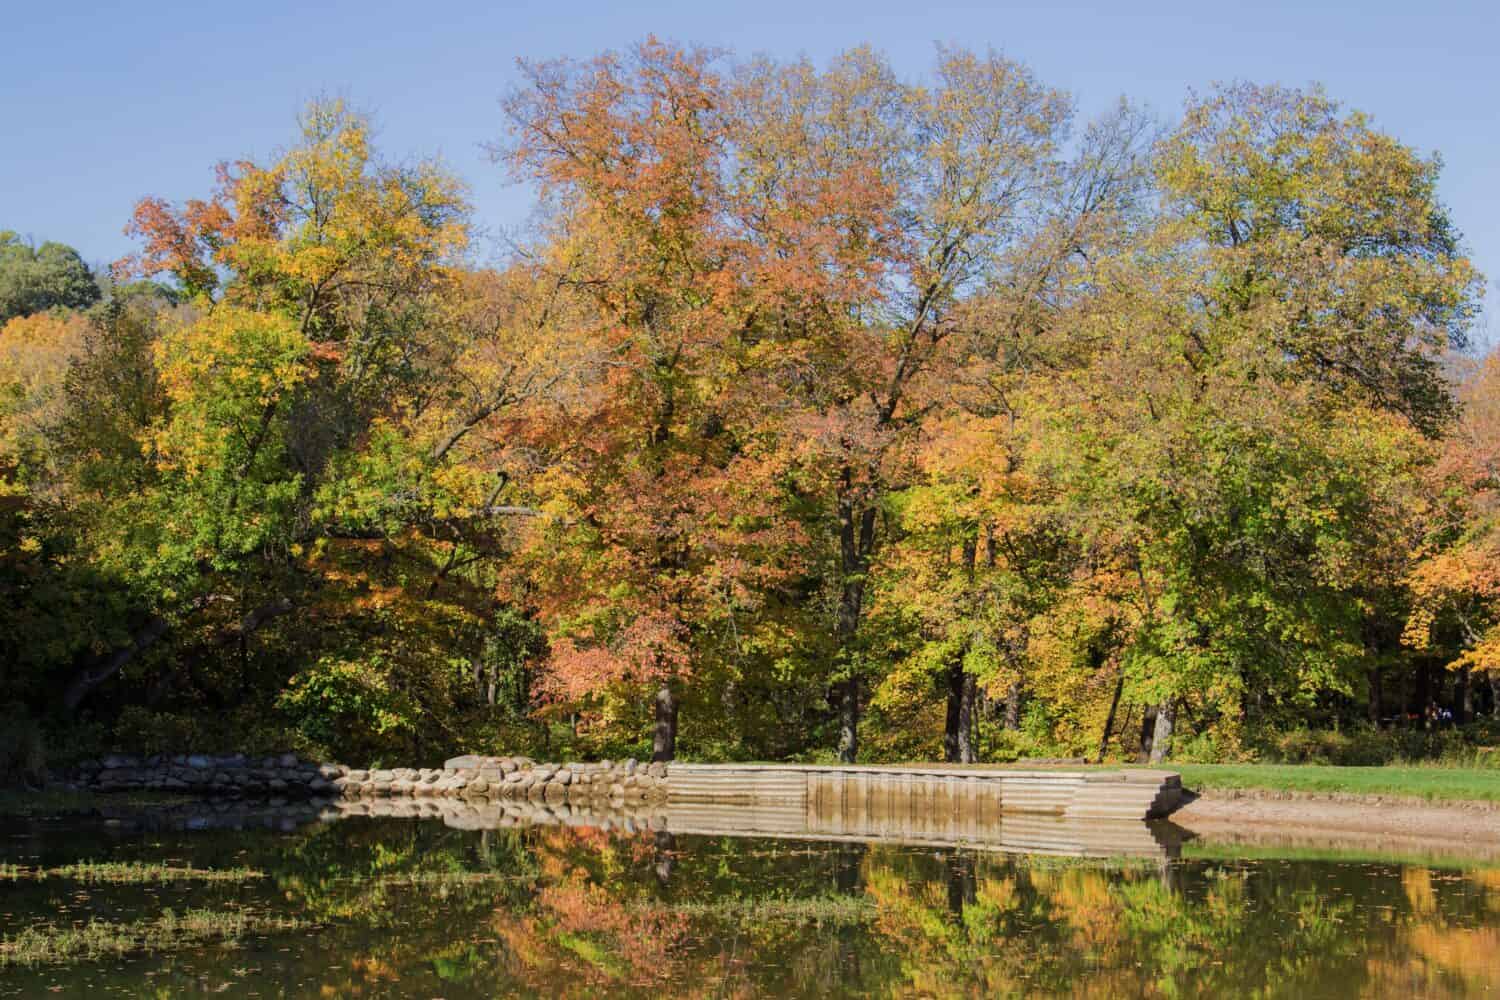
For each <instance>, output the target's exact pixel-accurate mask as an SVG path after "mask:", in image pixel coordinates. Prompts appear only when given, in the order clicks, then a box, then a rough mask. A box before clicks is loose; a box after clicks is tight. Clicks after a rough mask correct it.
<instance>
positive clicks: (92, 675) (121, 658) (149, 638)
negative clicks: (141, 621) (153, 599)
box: [62, 618, 167, 715]
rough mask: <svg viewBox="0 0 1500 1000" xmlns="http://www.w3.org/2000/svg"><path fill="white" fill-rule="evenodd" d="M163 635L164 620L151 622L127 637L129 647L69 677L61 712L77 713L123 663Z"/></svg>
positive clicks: (146, 648) (118, 670)
mask: <svg viewBox="0 0 1500 1000" xmlns="http://www.w3.org/2000/svg"><path fill="white" fill-rule="evenodd" d="M166 634H167V621H166V619H165V618H153V619H151V620H150V621H149V622H147V623H146V624H145V625H144V626H143V627H142V628H141V629H140V630H139V631H138V632H136V633H135V635H133V636H131V638H130V645H128V646H126V647H124V648H123V649H117V650H115V652H113V653H111V654H110V655H109V656H107V657H105V658H104V659H102V660H98V661H95V662H94V663H92V664H90V665H89V666H87V667H84V668H83V669H82V670H80V671H78V673H76V674H75V675H73V680H72V681H70V682H69V683H68V687H67V690H66V691H64V692H63V700H62V705H63V711H64V712H65V713H66V714H68V715H72V714H73V713H74V712H76V711H78V706H79V705H81V704H83V700H84V699H85V698H87V697H88V696H89V694H90V693H91V692H92V691H93V690H94V688H96V687H98V686H99V685H100V684H103V683H104V682H105V681H107V680H109V679H110V678H111V677H113V676H114V675H115V674H117V673H119V672H120V671H121V670H122V669H124V667H125V665H126V664H127V663H129V662H130V661H131V660H133V659H135V658H136V657H137V656H139V655H140V654H141V653H144V652H145V651H146V650H148V649H150V648H151V647H152V646H154V645H156V643H157V642H158V641H159V640H160V639H161V637H162V636H164V635H166Z"/></svg>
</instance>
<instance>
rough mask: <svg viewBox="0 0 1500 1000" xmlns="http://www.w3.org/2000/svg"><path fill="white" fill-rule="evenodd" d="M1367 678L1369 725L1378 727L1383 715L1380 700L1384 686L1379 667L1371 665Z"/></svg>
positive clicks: (1382, 698) (1382, 696)
mask: <svg viewBox="0 0 1500 1000" xmlns="http://www.w3.org/2000/svg"><path fill="white" fill-rule="evenodd" d="M1369 678H1370V704H1369V709H1368V711H1369V716H1370V725H1372V726H1374V727H1375V728H1376V729H1379V728H1380V720H1381V717H1382V716H1383V715H1384V709H1383V707H1382V702H1383V701H1384V687H1383V685H1382V684H1381V677H1380V668H1379V667H1371V668H1370V674H1369Z"/></svg>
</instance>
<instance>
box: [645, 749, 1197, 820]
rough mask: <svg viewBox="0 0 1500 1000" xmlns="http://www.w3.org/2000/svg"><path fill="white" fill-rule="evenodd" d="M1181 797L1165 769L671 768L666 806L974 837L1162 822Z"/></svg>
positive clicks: (1175, 778) (1176, 781) (1173, 776)
mask: <svg viewBox="0 0 1500 1000" xmlns="http://www.w3.org/2000/svg"><path fill="white" fill-rule="evenodd" d="M1181 795H1182V783H1181V780H1180V778H1179V777H1178V776H1177V775H1176V774H1174V773H1171V772H1168V771H1135V770H1132V771H1093V770H1082V769H1080V770H1068V771H1064V770H1039V769H1032V768H1015V769H1010V770H1006V769H998V768H924V767H890V768H885V767H818V766H808V765H780V764H765V765H744V764H672V765H670V766H669V767H668V769H667V796H668V801H669V802H670V803H672V804H673V805H674V806H675V805H688V804H692V803H703V804H726V805H729V804H742V805H770V804H783V805H785V806H786V807H788V808H789V809H792V810H795V809H797V808H800V809H801V810H802V812H803V814H804V816H805V818H806V822H807V825H808V826H809V827H811V828H816V829H820V830H824V831H826V832H828V833H830V834H835V835H837V834H839V833H841V832H843V830H844V829H845V828H846V827H847V828H848V830H849V831H850V832H851V833H852V832H855V831H856V830H858V831H864V832H868V833H871V834H877V835H878V834H879V833H880V832H881V831H892V832H894V831H900V830H906V831H913V832H918V831H922V830H925V829H927V828H929V827H930V828H932V829H933V830H934V831H936V830H942V831H944V833H943V834H942V835H943V836H949V835H950V834H951V835H959V834H974V833H976V832H977V831H979V830H980V829H982V828H985V827H987V826H989V825H991V824H993V823H995V822H997V821H998V819H999V818H1000V817H1001V816H1002V815H1005V814H1011V813H1016V814H1039V815H1049V816H1064V817H1068V818H1070V819H1096V820H1104V819H1111V820H1116V819H1117V820H1144V819H1150V818H1156V817H1160V816H1165V815H1167V814H1168V813H1170V812H1171V811H1172V810H1173V809H1175V808H1176V807H1177V805H1178V804H1179V801H1180V799H1181Z"/></svg>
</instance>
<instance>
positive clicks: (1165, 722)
mask: <svg viewBox="0 0 1500 1000" xmlns="http://www.w3.org/2000/svg"><path fill="white" fill-rule="evenodd" d="M1176 728H1177V703H1176V702H1174V701H1168V702H1167V703H1166V704H1164V705H1161V706H1159V707H1158V708H1157V710H1156V732H1155V733H1154V734H1153V735H1152V737H1151V763H1153V764H1160V763H1161V762H1162V761H1164V760H1166V759H1167V756H1168V755H1169V754H1171V752H1172V732H1173V731H1174V730H1175V729H1176Z"/></svg>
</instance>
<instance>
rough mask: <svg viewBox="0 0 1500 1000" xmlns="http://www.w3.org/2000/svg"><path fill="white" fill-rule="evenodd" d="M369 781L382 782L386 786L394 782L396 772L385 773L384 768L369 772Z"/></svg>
mask: <svg viewBox="0 0 1500 1000" xmlns="http://www.w3.org/2000/svg"><path fill="white" fill-rule="evenodd" d="M370 780H371V781H383V782H386V783H387V784H389V783H390V782H392V781H395V780H396V772H394V771H387V770H385V769H384V768H381V769H380V770H378V771H371V772H370Z"/></svg>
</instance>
